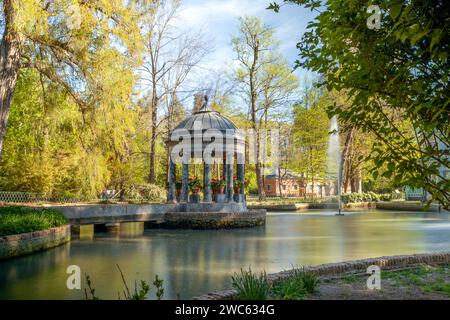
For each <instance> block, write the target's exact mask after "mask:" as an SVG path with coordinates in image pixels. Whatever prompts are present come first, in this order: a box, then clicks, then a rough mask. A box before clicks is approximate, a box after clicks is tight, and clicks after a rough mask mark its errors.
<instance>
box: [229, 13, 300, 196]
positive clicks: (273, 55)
mask: <svg viewBox="0 0 450 320" xmlns="http://www.w3.org/2000/svg"><path fill="white" fill-rule="evenodd" d="M273 33H274V30H273V28H271V27H269V26H267V25H265V24H263V22H262V21H261V19H259V18H257V17H243V18H240V19H239V33H238V35H237V36H235V37H233V38H232V46H233V50H234V52H235V54H236V60H237V61H238V62H239V67H238V68H237V69H236V75H235V78H236V80H237V82H238V83H239V84H240V87H241V91H242V93H243V97H244V99H245V100H246V101H247V102H248V105H249V110H248V114H249V117H250V123H251V128H252V129H253V130H254V132H255V133H256V137H255V140H256V141H255V142H256V143H255V174H256V180H257V186H258V195H259V198H260V199H264V198H265V191H264V182H263V175H264V160H265V159H264V156H265V155H263V153H264V154H265V152H263V151H264V150H262V149H261V140H262V139H263V137H264V135H262V134H261V129H262V128H263V126H264V124H266V123H267V119H268V116H269V113H270V111H271V110H273V109H275V108H279V107H283V106H285V104H286V102H287V101H288V100H289V97H290V96H291V95H292V94H293V92H294V91H295V89H296V88H297V86H298V84H297V79H296V77H295V76H294V75H293V74H292V73H291V72H290V70H289V66H288V65H287V62H286V61H285V60H284V59H283V57H282V56H281V55H280V54H279V53H278V51H277V45H278V41H277V40H276V39H275V38H274V36H273Z"/></svg>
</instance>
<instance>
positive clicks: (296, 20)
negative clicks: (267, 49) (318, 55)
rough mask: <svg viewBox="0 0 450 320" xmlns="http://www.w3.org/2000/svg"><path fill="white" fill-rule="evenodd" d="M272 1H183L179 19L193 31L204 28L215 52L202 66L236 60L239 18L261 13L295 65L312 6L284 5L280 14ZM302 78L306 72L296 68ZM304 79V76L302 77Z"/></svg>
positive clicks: (260, 15) (218, 64)
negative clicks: (234, 49) (233, 46)
mask: <svg viewBox="0 0 450 320" xmlns="http://www.w3.org/2000/svg"><path fill="white" fill-rule="evenodd" d="M271 1H273V0H207V1H206V0H184V1H182V6H181V8H180V11H179V22H180V23H181V24H182V26H183V27H186V28H190V29H192V30H203V31H204V32H206V33H207V38H208V39H211V42H212V45H213V51H212V52H211V53H210V54H209V55H208V56H207V57H206V58H205V60H204V61H203V62H202V66H203V67H205V68H211V69H219V70H220V69H221V68H226V67H227V66H230V64H232V63H233V56H234V55H233V52H232V49H231V45H230V42H231V37H232V35H234V34H236V33H237V28H238V18H239V17H240V16H243V15H250V16H258V17H260V18H261V19H262V20H263V22H264V23H266V24H268V25H270V26H272V27H274V28H275V30H276V33H275V35H276V37H277V38H278V40H279V41H280V51H281V52H282V54H283V55H284V56H285V57H286V58H287V59H288V61H289V63H290V64H291V65H292V66H293V65H294V62H295V60H296V59H297V53H298V50H297V49H296V44H297V42H298V41H299V40H300V39H301V36H302V34H303V33H304V32H305V28H306V25H307V23H308V22H309V21H311V20H312V19H313V17H314V13H312V12H311V11H310V10H309V9H305V8H303V7H301V6H298V5H286V6H283V7H282V8H281V10H280V12H279V13H275V12H274V11H272V10H267V9H266V8H267V6H268V5H269V3H270V2H271ZM296 73H297V74H298V75H299V76H300V78H304V76H305V73H306V72H305V71H304V70H297V71H296ZM300 80H301V82H303V79H300Z"/></svg>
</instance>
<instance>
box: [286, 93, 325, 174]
mask: <svg viewBox="0 0 450 320" xmlns="http://www.w3.org/2000/svg"><path fill="white" fill-rule="evenodd" d="M308 94H311V92H308ZM329 128H330V122H329V119H328V116H327V113H326V111H325V109H324V108H323V107H322V106H321V105H319V104H317V101H314V100H313V101H311V98H310V97H305V98H304V101H303V102H302V103H299V104H296V105H295V106H294V124H293V135H294V145H295V149H296V150H297V152H296V157H295V160H294V161H295V168H296V169H297V170H298V171H299V172H302V173H304V174H305V176H306V178H307V179H308V180H310V181H314V179H317V178H320V177H322V178H323V177H325V175H326V169H327V168H326V166H327V147H328V139H329Z"/></svg>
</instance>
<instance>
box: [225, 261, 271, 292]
mask: <svg viewBox="0 0 450 320" xmlns="http://www.w3.org/2000/svg"><path fill="white" fill-rule="evenodd" d="M231 279H232V284H233V288H234V289H235V290H236V291H237V295H238V298H239V299H240V300H266V299H267V297H268V295H269V291H270V284H269V282H268V281H267V276H266V273H265V272H261V273H260V274H259V275H256V274H254V273H252V270H251V269H250V267H249V268H248V271H247V270H244V269H241V272H240V274H238V273H235V274H234V276H232V277H231Z"/></svg>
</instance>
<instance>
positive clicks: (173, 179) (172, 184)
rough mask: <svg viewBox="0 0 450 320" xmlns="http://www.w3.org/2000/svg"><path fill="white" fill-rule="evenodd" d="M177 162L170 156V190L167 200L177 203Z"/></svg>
mask: <svg viewBox="0 0 450 320" xmlns="http://www.w3.org/2000/svg"><path fill="white" fill-rule="evenodd" d="M176 168H177V167H176V164H175V162H173V161H172V158H169V192H168V195H167V202H169V203H175V202H177V195H176V186H175V182H176Z"/></svg>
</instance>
